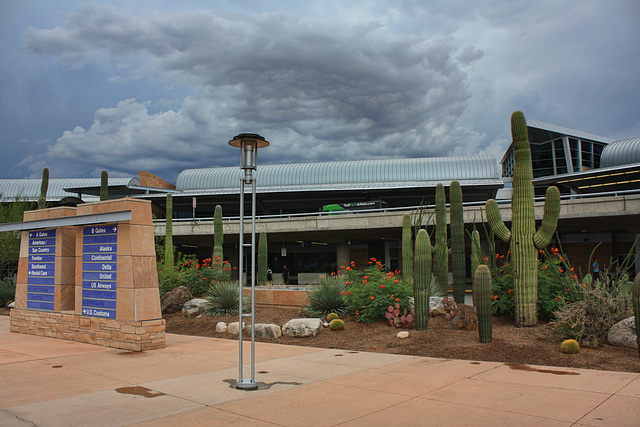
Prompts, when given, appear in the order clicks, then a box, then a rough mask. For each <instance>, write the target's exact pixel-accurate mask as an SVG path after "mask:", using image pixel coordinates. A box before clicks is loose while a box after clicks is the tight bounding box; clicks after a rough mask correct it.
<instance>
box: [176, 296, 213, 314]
mask: <svg viewBox="0 0 640 427" xmlns="http://www.w3.org/2000/svg"><path fill="white" fill-rule="evenodd" d="M207 304H209V301H207V300H206V299H204V298H193V299H190V300H189V301H187V302H185V303H184V305H183V306H182V315H183V316H185V317H196V316H198V315H200V314H202V313H204V309H205V307H206V306H207Z"/></svg>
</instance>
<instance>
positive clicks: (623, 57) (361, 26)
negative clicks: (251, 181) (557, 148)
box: [0, 0, 640, 183]
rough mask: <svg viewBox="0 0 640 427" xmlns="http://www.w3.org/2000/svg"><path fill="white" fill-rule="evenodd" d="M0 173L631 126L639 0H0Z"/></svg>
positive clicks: (477, 144)
mask: <svg viewBox="0 0 640 427" xmlns="http://www.w3.org/2000/svg"><path fill="white" fill-rule="evenodd" d="M0 54H1V55H2V61H0V150H1V151H0V152H1V153H2V155H0V178H39V177H41V176H42V169H43V168H44V167H48V168H49V170H50V176H51V178H67V177H99V176H100V172H101V171H102V170H107V171H108V172H109V175H110V176H136V175H137V173H138V171H140V170H146V171H149V172H151V173H153V174H155V175H158V176H160V177H161V178H163V179H165V180H167V181H169V182H173V183H175V180H176V177H177V175H178V174H179V173H180V171H182V170H184V169H188V168H203V167H219V166H235V165H239V150H238V149H237V148H233V147H230V146H229V145H228V141H229V140H230V139H232V138H233V137H234V136H235V135H237V134H239V133H244V132H251V133H258V134H260V135H262V136H264V137H265V138H266V139H267V140H268V141H269V142H270V143H271V145H270V146H269V147H267V148H263V149H260V150H259V152H258V167H259V165H260V164H277V163H297V162H315V161H329V160H361V159H375V158H407V157H434V156H466V155H474V154H490V155H493V156H495V157H496V159H497V160H498V161H499V160H500V159H501V157H502V155H503V154H504V151H505V150H506V148H507V147H508V145H509V142H510V133H509V118H510V115H511V113H512V112H513V111H515V110H521V111H523V112H524V114H525V116H526V117H527V118H531V119H536V120H540V121H543V122H547V123H551V124H555V125H559V126H564V127H567V128H571V129H576V130H580V131H583V132H589V133H592V134H595V135H600V136H604V137H608V138H613V139H625V138H632V137H638V136H640V2H638V1H637V0H592V1H591V0H589V1H579V2H576V1H568V0H567V1H565V0H524V1H523V0H512V1H509V2H505V1H504V0H485V1H482V2H478V1H463V0H460V1H450V0H429V1H419V0H414V1H402V0H397V1H391V0H389V1H382V0H349V1H347V0H343V1H338V0H323V1H316V2H302V1H299V0H271V1H266V0H264V1H262V0H232V1H217V0H208V1H196V0H182V1H180V2H176V1H174V0H172V1H164V0H136V1H130V0H128V1H120V0H113V1H94V2H83V1H71V0H56V1H55V2H52V1H49V0H0Z"/></svg>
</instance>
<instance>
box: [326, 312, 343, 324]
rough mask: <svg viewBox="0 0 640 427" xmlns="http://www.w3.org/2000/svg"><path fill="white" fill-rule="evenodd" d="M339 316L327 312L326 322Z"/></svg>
mask: <svg viewBox="0 0 640 427" xmlns="http://www.w3.org/2000/svg"><path fill="white" fill-rule="evenodd" d="M339 318H340V316H338V315H337V314H336V313H329V314H327V322H331V321H332V320H334V319H339Z"/></svg>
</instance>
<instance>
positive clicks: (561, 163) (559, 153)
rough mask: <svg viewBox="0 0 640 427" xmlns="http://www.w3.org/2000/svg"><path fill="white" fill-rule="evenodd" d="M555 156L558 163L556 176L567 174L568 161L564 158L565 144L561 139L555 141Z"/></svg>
mask: <svg viewBox="0 0 640 427" xmlns="http://www.w3.org/2000/svg"><path fill="white" fill-rule="evenodd" d="M553 154H554V156H555V161H556V174H561V173H567V159H566V158H565V156H564V144H563V143H562V140H561V139H556V140H555V141H553Z"/></svg>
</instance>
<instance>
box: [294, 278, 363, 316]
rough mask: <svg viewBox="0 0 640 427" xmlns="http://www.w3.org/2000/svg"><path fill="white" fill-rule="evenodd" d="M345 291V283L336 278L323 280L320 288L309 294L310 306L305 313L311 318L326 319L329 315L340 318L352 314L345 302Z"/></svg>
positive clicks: (305, 309)
mask: <svg viewBox="0 0 640 427" xmlns="http://www.w3.org/2000/svg"><path fill="white" fill-rule="evenodd" d="M345 290H346V287H345V285H344V282H342V281H340V280H339V279H338V277H336V276H331V277H326V278H324V279H322V280H321V281H320V286H319V287H317V288H316V289H314V290H312V291H309V292H307V296H308V297H309V304H308V305H307V306H306V307H305V308H304V309H303V312H304V313H305V315H307V316H309V317H324V316H326V315H328V314H329V313H333V314H335V315H336V316H338V317H339V316H344V315H346V314H350V313H352V312H353V311H352V310H351V307H350V306H349V304H347V303H346V302H345V300H344V292H345ZM327 321H329V319H328V317H327Z"/></svg>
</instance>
